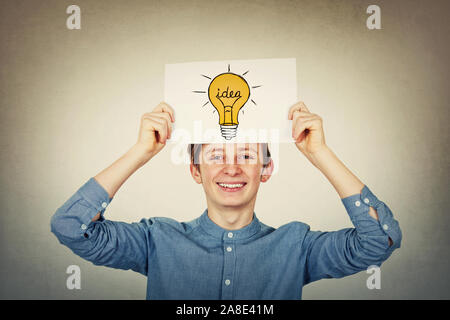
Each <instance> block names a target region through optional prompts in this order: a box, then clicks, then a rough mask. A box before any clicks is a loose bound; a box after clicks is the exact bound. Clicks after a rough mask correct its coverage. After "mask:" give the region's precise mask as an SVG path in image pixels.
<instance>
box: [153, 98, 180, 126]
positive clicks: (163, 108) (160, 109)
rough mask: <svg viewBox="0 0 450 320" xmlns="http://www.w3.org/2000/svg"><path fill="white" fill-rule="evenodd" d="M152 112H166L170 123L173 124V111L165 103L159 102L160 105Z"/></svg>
mask: <svg viewBox="0 0 450 320" xmlns="http://www.w3.org/2000/svg"><path fill="white" fill-rule="evenodd" d="M153 112H167V113H168V114H170V118H171V121H172V122H174V121H175V115H174V114H175V111H174V110H173V109H172V107H171V106H169V105H168V104H167V103H165V102H161V103H160V104H158V105H157V106H156V107H155V109H153Z"/></svg>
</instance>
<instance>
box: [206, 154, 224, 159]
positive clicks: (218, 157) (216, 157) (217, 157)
mask: <svg viewBox="0 0 450 320" xmlns="http://www.w3.org/2000/svg"><path fill="white" fill-rule="evenodd" d="M209 159H210V160H221V159H222V155H220V154H219V155H213V156H211V157H210V158H209Z"/></svg>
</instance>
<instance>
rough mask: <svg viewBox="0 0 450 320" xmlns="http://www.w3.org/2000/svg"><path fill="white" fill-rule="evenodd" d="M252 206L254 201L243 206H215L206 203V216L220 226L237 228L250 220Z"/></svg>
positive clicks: (229, 228)
mask: <svg viewBox="0 0 450 320" xmlns="http://www.w3.org/2000/svg"><path fill="white" fill-rule="evenodd" d="M254 208H255V203H254V201H253V202H252V203H251V204H249V205H248V206H245V207H226V206H220V207H217V206H214V205H213V204H210V203H208V217H209V218H210V219H211V220H212V221H213V222H214V223H215V224H217V225H218V226H219V227H221V228H224V229H227V230H238V229H241V228H243V227H245V226H247V225H249V224H250V223H251V222H252V219H253V212H254Z"/></svg>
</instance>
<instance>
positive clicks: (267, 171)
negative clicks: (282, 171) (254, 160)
mask: <svg viewBox="0 0 450 320" xmlns="http://www.w3.org/2000/svg"><path fill="white" fill-rule="evenodd" d="M272 172H273V161H272V159H270V162H269V164H268V165H267V166H266V167H265V168H264V167H263V168H262V170H261V178H260V180H261V182H267V180H269V178H270V177H271V176H272Z"/></svg>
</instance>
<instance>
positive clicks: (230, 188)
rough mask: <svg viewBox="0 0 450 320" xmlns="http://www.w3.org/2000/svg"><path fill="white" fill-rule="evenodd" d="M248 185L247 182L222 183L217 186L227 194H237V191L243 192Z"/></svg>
mask: <svg viewBox="0 0 450 320" xmlns="http://www.w3.org/2000/svg"><path fill="white" fill-rule="evenodd" d="M246 184H247V183H245V182H243V183H221V182H217V185H218V186H219V188H220V189H222V190H223V191H225V192H236V191H239V190H242V189H243V188H244V186H245V185H246Z"/></svg>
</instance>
